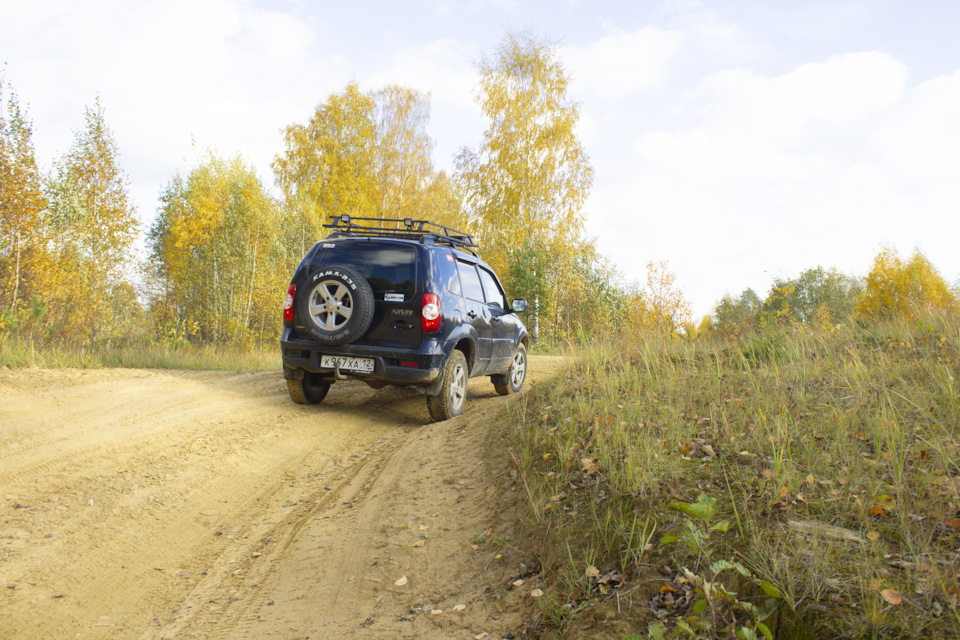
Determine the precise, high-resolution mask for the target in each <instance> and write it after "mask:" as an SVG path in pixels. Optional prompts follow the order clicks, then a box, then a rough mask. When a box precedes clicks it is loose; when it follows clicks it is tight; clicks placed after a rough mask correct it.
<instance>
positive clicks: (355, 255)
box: [321, 242, 417, 300]
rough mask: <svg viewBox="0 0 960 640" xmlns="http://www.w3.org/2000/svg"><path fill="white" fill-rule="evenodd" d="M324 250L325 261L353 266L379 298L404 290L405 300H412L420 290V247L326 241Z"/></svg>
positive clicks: (324, 263) (348, 266)
mask: <svg viewBox="0 0 960 640" xmlns="http://www.w3.org/2000/svg"><path fill="white" fill-rule="evenodd" d="M331 245H332V246H331ZM323 251H324V253H323V254H322V257H321V264H323V265H342V266H344V267H347V268H349V269H353V270H354V271H356V272H357V273H359V274H360V275H362V276H363V277H364V278H366V279H367V282H369V283H370V288H371V289H373V294H374V297H376V298H378V299H382V298H383V294H385V293H400V294H403V297H404V300H409V299H411V298H412V297H413V296H414V294H416V292H417V291H416V282H417V250H416V249H415V248H414V247H409V246H403V245H395V244H386V243H374V242H336V243H324V245H323Z"/></svg>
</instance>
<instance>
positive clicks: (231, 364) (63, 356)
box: [0, 335, 281, 371]
mask: <svg viewBox="0 0 960 640" xmlns="http://www.w3.org/2000/svg"><path fill="white" fill-rule="evenodd" d="M0 366H6V367H12V368H23V367H38V368H43V369H58V368H65V367H92V368H102V367H124V368H134V369H203V370H216V371H257V370H263V369H279V368H280V367H281V362H280V347H279V345H276V346H273V347H270V346H267V347H260V348H256V349H253V350H250V351H241V350H238V349H233V348H229V347H213V346H205V347H193V346H190V345H186V346H183V347H179V348H176V349H171V348H169V347H165V346H162V345H142V346H135V347H110V346H106V347H83V346H70V345H61V344H47V345H38V344H37V343H35V342H34V341H33V340H30V339H22V338H16V337H14V336H10V335H5V336H0Z"/></svg>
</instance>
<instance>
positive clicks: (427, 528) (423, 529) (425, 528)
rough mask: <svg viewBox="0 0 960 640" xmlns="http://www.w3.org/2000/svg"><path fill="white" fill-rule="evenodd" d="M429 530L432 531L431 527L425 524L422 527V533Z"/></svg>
mask: <svg viewBox="0 0 960 640" xmlns="http://www.w3.org/2000/svg"><path fill="white" fill-rule="evenodd" d="M429 529H430V527H428V526H427V525H425V524H422V525H420V531H427V530H429Z"/></svg>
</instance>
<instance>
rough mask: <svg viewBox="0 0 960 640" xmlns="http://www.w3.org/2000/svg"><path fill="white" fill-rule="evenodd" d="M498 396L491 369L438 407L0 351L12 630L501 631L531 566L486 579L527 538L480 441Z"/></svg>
mask: <svg viewBox="0 0 960 640" xmlns="http://www.w3.org/2000/svg"><path fill="white" fill-rule="evenodd" d="M530 364H531V367H530V373H529V376H528V380H531V381H533V383H534V384H535V383H536V380H537V379H538V378H539V379H541V380H542V379H543V378H544V377H546V376H549V375H550V374H552V373H554V372H555V371H557V370H558V369H559V367H560V366H561V364H562V362H561V360H560V359H559V358H547V357H533V358H531V359H530ZM506 402H507V400H505V399H503V398H501V397H499V396H497V395H496V393H495V392H494V390H493V387H492V385H490V383H489V381H488V380H487V379H486V378H480V379H477V380H474V381H471V384H470V400H469V402H468V405H467V414H466V415H464V416H461V417H460V418H457V419H455V420H451V421H448V422H444V423H438V424H432V425H427V423H428V421H429V417H428V414H427V410H426V403H425V401H424V399H423V397H422V396H420V395H418V394H417V393H416V392H415V391H412V390H407V389H384V390H381V391H373V390H372V389H369V388H368V387H367V386H366V385H364V384H362V383H356V382H344V383H338V384H336V385H334V386H333V388H332V389H331V391H330V394H329V395H328V396H327V399H326V400H325V401H324V402H323V404H321V405H318V406H315V407H303V406H299V405H295V404H293V403H292V402H291V401H290V399H289V398H288V396H287V393H286V388H285V386H284V382H283V380H282V376H281V374H280V372H279V371H264V372H256V373H221V372H176V371H152V370H151V371H144V370H120V369H118V370H55V371H49V370H9V369H7V370H0V498H2V502H0V589H2V592H0V621H2V622H0V637H2V638H110V639H111V640H114V639H117V638H151V639H153V638H157V639H158V638H307V637H309V638H404V637H409V638H414V637H416V638H431V637H436V638H450V637H453V638H456V637H463V638H473V637H474V636H476V635H478V634H481V633H485V632H488V633H491V634H492V637H493V638H497V637H499V635H497V634H498V633H503V634H505V633H507V632H509V631H512V630H514V629H515V628H516V625H517V624H519V622H520V619H519V617H518V615H519V614H518V613H517V609H518V607H517V604H518V603H519V602H520V601H521V600H522V599H524V598H529V592H530V590H531V589H533V588H535V583H536V580H528V581H527V584H525V585H524V586H523V587H520V588H516V589H512V590H509V591H507V590H504V589H503V588H489V587H490V586H491V585H505V584H506V583H507V581H508V580H510V579H512V578H514V577H515V574H516V573H517V566H518V562H519V561H520V560H522V559H524V558H520V557H519V556H518V554H519V553H520V552H519V551H518V550H516V549H514V548H513V547H512V545H511V540H510V537H509V536H510V533H509V531H508V528H507V525H506V520H503V521H501V515H502V514H501V513H500V505H501V504H502V503H503V491H504V487H503V484H504V483H503V482H502V481H500V480H498V479H497V478H492V477H491V475H492V474H502V473H503V471H504V470H503V468H502V467H501V468H498V469H493V470H491V469H488V468H487V467H486V466H485V463H484V461H483V460H484V459H483V456H482V453H483V448H484V446H486V441H485V433H486V432H485V430H484V429H483V428H481V425H483V424H485V423H486V422H488V421H490V420H491V419H494V418H496V417H497V416H498V415H499V414H501V412H502V411H503V410H504V408H505V403H506ZM425 425H426V426H425Z"/></svg>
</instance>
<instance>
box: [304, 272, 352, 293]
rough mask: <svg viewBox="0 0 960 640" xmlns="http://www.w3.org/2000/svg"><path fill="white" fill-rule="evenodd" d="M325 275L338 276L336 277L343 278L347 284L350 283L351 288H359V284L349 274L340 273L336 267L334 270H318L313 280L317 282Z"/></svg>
mask: <svg viewBox="0 0 960 640" xmlns="http://www.w3.org/2000/svg"><path fill="white" fill-rule="evenodd" d="M323 276H334V277H336V278H342V279H343V280H344V281H345V282H346V283H347V284H349V285H350V288H351V289H354V290H356V288H357V285H356V284H354V283H353V280H352V279H351V278H350V277H349V276H346V275H344V274H342V273H340V272H339V271H337V270H335V269H334V270H327V271H320V272H318V273H317V274H316V275H314V276H313V281H314V282H316V281H317V280H319V279H320V278H322V277H323Z"/></svg>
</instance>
